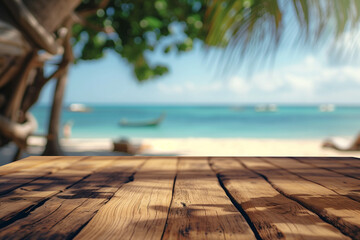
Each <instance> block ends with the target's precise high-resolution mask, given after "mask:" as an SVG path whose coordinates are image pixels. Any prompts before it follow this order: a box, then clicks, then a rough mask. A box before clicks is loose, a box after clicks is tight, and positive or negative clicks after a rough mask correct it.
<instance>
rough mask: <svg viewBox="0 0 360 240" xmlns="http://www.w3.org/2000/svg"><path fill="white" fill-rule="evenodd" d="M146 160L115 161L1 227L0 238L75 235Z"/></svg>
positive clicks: (45, 237)
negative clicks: (27, 213)
mask: <svg viewBox="0 0 360 240" xmlns="http://www.w3.org/2000/svg"><path fill="white" fill-rule="evenodd" d="M113 158H114V157H113ZM97 161H101V157H99V158H97ZM143 161H144V160H141V159H134V160H132V161H112V164H111V165H110V166H108V167H105V168H103V169H101V171H99V172H96V173H94V174H92V175H91V176H90V177H88V178H86V179H84V180H83V181H81V182H79V183H77V184H75V185H74V186H72V187H71V188H69V189H67V190H65V191H64V192H63V193H60V194H57V195H56V196H54V197H53V198H51V199H50V200H48V201H46V202H45V203H44V205H42V206H40V207H38V208H37V209H35V210H34V211H33V212H31V213H30V215H29V216H27V217H25V218H22V219H19V220H17V221H16V222H14V223H13V224H11V225H9V226H7V227H5V228H3V229H1V232H0V238H5V239H13V238H14V239H22V238H26V239H65V238H71V237H73V236H74V235H75V234H76V233H77V232H78V231H79V230H80V229H81V227H82V226H83V225H85V224H86V223H87V222H88V221H89V220H90V219H91V218H92V217H93V216H94V215H95V213H96V212H97V211H98V210H99V208H100V207H101V206H103V205H104V204H105V203H106V202H107V201H109V199H110V198H111V197H112V196H113V195H114V193H115V192H116V191H117V190H118V189H119V188H120V187H121V186H122V185H123V184H124V183H125V182H127V181H128V180H129V177H130V176H131V175H132V174H133V172H134V171H135V170H136V168H137V167H138V166H139V165H140V164H141V163H143ZM97 164H98V163H97ZM91 168H92V169H93V167H91ZM13 233H16V234H15V235H14V234H13Z"/></svg>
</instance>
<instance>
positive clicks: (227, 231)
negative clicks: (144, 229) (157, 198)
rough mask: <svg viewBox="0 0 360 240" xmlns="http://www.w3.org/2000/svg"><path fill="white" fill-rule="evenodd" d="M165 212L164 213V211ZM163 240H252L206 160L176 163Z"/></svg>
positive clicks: (239, 215)
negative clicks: (175, 175)
mask: <svg viewBox="0 0 360 240" xmlns="http://www.w3.org/2000/svg"><path fill="white" fill-rule="evenodd" d="M165 210H166V209H164V211H165ZM163 238H164V239H256V237H255V235H254V233H253V231H252V230H251V228H250V226H249V225H248V223H247V222H246V220H245V219H244V217H243V216H242V215H241V213H240V212H239V211H238V210H237V209H236V207H235V206H234V205H233V204H232V203H231V200H230V199H229V198H228V196H227V195H226V193H225V192H224V190H223V189H222V188H221V186H220V185H219V182H218V179H217V177H216V175H215V173H214V172H213V171H212V170H211V169H210V166H209V164H208V161H207V159H206V158H203V159H199V158H197V159H192V158H183V159H181V160H180V161H179V166H178V173H177V178H176V183H175V189H174V195H173V200H172V204H171V209H170V212H169V216H168V221H167V227H166V230H165V233H164V236H163Z"/></svg>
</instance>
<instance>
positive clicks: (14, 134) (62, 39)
mask: <svg viewBox="0 0 360 240" xmlns="http://www.w3.org/2000/svg"><path fill="white" fill-rule="evenodd" d="M185 2H186V3H187V1H179V2H173V1H169V2H167V3H166V2H165V3H164V1H161V4H160V3H157V2H154V3H149V2H147V4H150V5H151V4H153V5H154V4H155V8H156V9H155V8H154V9H155V10H157V12H156V11H155V10H154V11H153V9H151V11H150V13H149V14H152V15H153V14H159V16H163V17H164V18H165V17H166V16H168V14H169V13H173V14H175V15H176V14H177V15H176V16H177V18H176V19H175V20H173V18H171V17H173V16H170V17H169V19H172V20H169V19H165V20H166V21H165V20H164V21H159V20H158V19H156V18H154V17H153V16H152V15H151V16H150V18H147V19H145V18H144V19H142V18H143V17H144V16H141V15H140V14H138V13H141V12H140V10H143V9H133V12H132V14H131V15H128V16H129V17H133V18H135V20H136V21H135V24H137V23H140V25H139V26H142V27H143V28H144V29H141V28H138V29H137V31H140V30H141V31H146V29H147V28H149V26H150V25H151V24H152V25H153V27H154V28H157V29H158V31H157V34H158V35H159V36H161V35H167V34H169V33H168V30H167V29H168V25H169V24H170V23H171V21H183V22H187V23H186V24H188V27H190V25H191V26H192V25H194V21H187V20H188V19H189V18H188V17H191V16H186V14H185V15H184V13H183V12H181V9H182V8H183V6H184V4H186V3H185ZM188 2H191V5H190V3H187V4H188V5H189V9H190V10H189V11H190V12H191V11H192V12H191V13H196V16H197V17H199V16H200V17H201V18H202V19H200V20H199V19H198V20H196V21H197V22H199V24H197V25H196V24H195V28H194V29H195V30H194V31H193V32H191V33H190V34H188V35H189V37H190V38H199V39H201V40H203V41H204V42H205V44H206V45H207V46H217V47H227V52H228V53H229V54H230V55H231V57H230V58H228V59H231V58H234V57H236V58H239V59H241V57H244V56H250V55H249V54H251V55H253V56H265V55H266V53H269V52H273V50H276V49H277V46H278V45H279V43H280V42H281V39H282V37H283V30H284V27H285V26H289V25H298V26H299V29H300V31H301V32H300V35H301V36H302V37H303V39H304V40H305V41H308V42H310V43H313V42H319V40H321V39H336V38H338V37H339V36H340V35H341V34H342V33H344V32H345V31H346V30H347V29H348V28H351V27H352V28H354V27H355V26H356V25H357V24H358V20H359V17H360V0H341V1H339V0H326V1H321V0H289V1H286V0H208V1H205V2H204V1H200V0H198V1H196V0H195V1H188ZM135 3H139V4H143V1H138V2H137V1H125V0H124V1H116V0H102V1H101V0H89V1H84V3H82V5H80V4H81V1H80V0H61V1H58V0H37V1H34V0H2V1H0V146H3V145H5V144H7V143H8V142H10V141H13V142H15V143H16V144H17V146H18V147H19V151H18V155H19V154H20V153H21V150H22V149H24V148H25V147H26V140H27V138H28V137H29V135H30V134H32V133H33V132H34V130H35V128H36V126H37V124H36V120H35V119H34V118H33V117H32V116H31V114H30V113H29V109H30V107H31V106H33V105H34V104H35V103H36V101H37V99H38V97H39V94H40V92H41V90H42V88H43V87H44V85H45V84H46V83H47V82H48V81H49V80H51V79H57V85H56V90H55V93H54V100H53V104H52V110H51V116H50V121H49V129H48V134H47V145H46V149H45V151H44V154H46V155H61V154H62V151H61V148H60V146H59V142H58V137H59V136H58V129H59V119H60V113H61V106H62V98H63V94H64V89H65V84H66V75H67V71H68V69H69V66H70V63H71V62H72V61H73V56H72V49H71V46H72V44H71V34H72V30H73V29H74V28H72V27H73V26H74V25H73V24H74V22H76V23H77V24H80V25H82V26H86V28H83V29H86V30H87V32H88V33H89V34H88V36H89V41H88V43H91V44H89V45H86V46H85V47H87V48H88V49H87V50H88V51H90V52H91V54H93V55H95V56H96V58H98V57H101V54H98V52H97V51H98V49H97V48H96V47H99V46H98V42H97V39H95V38H96V33H97V31H102V32H103V33H104V34H108V33H112V34H114V33H117V34H118V36H122V38H121V39H120V40H121V41H118V42H120V43H119V44H120V45H121V46H120V48H118V47H119V46H118V45H116V44H117V42H116V43H115V42H111V41H110V44H108V45H106V46H105V47H107V48H111V49H114V50H115V51H117V52H119V53H120V54H121V55H122V56H125V57H127V59H128V61H129V62H130V63H131V64H133V65H134V66H135V68H137V69H138V70H139V73H141V74H137V75H136V76H138V78H139V79H140V77H144V79H145V78H147V77H149V76H153V75H152V73H151V71H150V70H151V69H150V68H149V66H148V64H147V63H146V61H145V58H144V57H143V55H141V54H142V53H140V55H139V56H138V57H137V58H134V59H132V58H131V57H132V56H129V55H132V54H133V53H134V52H131V53H130V54H128V55H126V53H124V51H125V50H124V51H123V50H121V48H122V49H125V47H126V46H127V45H126V44H130V43H132V44H133V43H134V42H135V43H136V42H138V40H139V39H140V40H139V41H141V40H142V39H141V37H142V36H140V38H139V36H132V35H131V36H130V35H129V34H130V33H131V31H130V29H129V28H131V26H130V25H127V24H128V22H126V21H125V20H126V19H125V20H124V16H125V15H124V16H123V15H121V16H122V18H120V21H112V22H111V21H108V22H106V21H107V20H108V19H104V13H105V12H107V11H102V10H101V9H105V8H106V9H110V8H112V10H111V11H112V12H114V11H117V9H122V10H124V9H131V4H133V5H132V6H134V4H135ZM181 4H183V5H181ZM79 5H80V7H79ZM125 5H126V6H125ZM170 5H171V6H172V7H173V8H174V9H170V11H164V10H161V9H160V8H164V6H168V7H169V6H170ZM196 6H197V7H196ZM198 6H200V7H198ZM175 8H177V9H175ZM114 9H115V10H114ZM159 9H160V10H159ZM194 9H195V10H194ZM99 10H101V11H102V12H101V11H100V12H99ZM175 10H176V11H175ZM111 11H109V12H111ZM161 11H162V12H161ZM291 11H292V12H293V15H294V18H293V19H292V22H290V21H289V19H286V18H285V16H286V13H288V12H291ZM137 12H138V13H137ZM178 13H179V14H178ZM119 14H123V12H120V13H119ZM136 18H138V19H136ZM87 20H91V21H90V22H89V21H87ZM97 20H99V21H101V24H102V26H101V27H99V26H98V25H95V24H94V22H96V21H97ZM133 20H134V19H133ZM145 20H146V21H145ZM144 21H145V22H144ZM119 23H120V26H119ZM149 23H150V25H149ZM329 23H331V25H332V26H333V27H332V28H331V29H329V28H328V26H329ZM104 24H105V27H104V26H103V25H104ZM136 26H137V25H136ZM144 26H145V27H144ZM103 27H104V28H103ZM124 28H125V30H124ZM126 28H128V29H126ZM114 29H115V30H114ZM159 29H160V30H159ZM94 39H95V40H96V41H95V40H94ZM134 39H135V40H136V41H135V40H134ZM92 40H94V41H92ZM90 41H92V42H90ZM136 44H137V43H136ZM129 46H130V45H129ZM129 46H127V47H128V48H127V49H126V51H130V50H132V47H129ZM131 46H135V45H131ZM139 46H144V45H141V44H140V45H139ZM145 47H149V46H145ZM103 48H104V47H102V49H101V50H103ZM179 48H180V49H185V50H187V49H188V46H187V45H185V47H184V45H180V47H179ZM119 49H120V50H119ZM129 49H130V50H129ZM145 50H146V49H145V48H144V49H143V50H142V51H145ZM55 55H58V56H60V59H61V60H60V61H59V62H57V63H56V65H55V66H56V68H55V70H54V72H52V73H51V74H49V75H45V74H44V66H45V64H46V63H48V62H49V61H53V59H54V56H55ZM57 59H59V58H57ZM153 71H154V72H155V73H156V74H163V73H165V72H166V69H164V68H162V67H157V68H155V69H154V70H153ZM144 73H145V74H144Z"/></svg>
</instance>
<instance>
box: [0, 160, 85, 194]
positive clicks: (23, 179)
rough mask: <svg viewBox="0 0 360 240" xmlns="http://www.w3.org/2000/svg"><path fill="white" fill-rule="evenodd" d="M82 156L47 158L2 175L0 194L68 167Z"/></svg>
mask: <svg viewBox="0 0 360 240" xmlns="http://www.w3.org/2000/svg"><path fill="white" fill-rule="evenodd" d="M82 158H83V157H66V158H56V159H53V158H49V161H47V162H45V163H42V164H39V165H36V166H34V167H31V168H25V169H21V170H19V171H17V172H14V173H10V174H7V175H3V176H1V178H0V195H3V194H6V193H8V192H10V191H12V190H14V189H16V188H18V187H20V186H23V185H25V184H27V183H30V182H32V181H34V180H35V179H37V178H40V177H43V176H46V175H49V174H51V173H54V172H56V171H58V170H60V169H64V168H66V167H69V166H70V165H72V164H73V163H75V162H77V161H79V160H80V159H82Z"/></svg>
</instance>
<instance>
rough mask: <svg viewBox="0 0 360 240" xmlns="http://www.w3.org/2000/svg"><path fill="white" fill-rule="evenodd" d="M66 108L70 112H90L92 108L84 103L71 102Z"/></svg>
mask: <svg viewBox="0 0 360 240" xmlns="http://www.w3.org/2000/svg"><path fill="white" fill-rule="evenodd" d="M68 110H69V111H70V112H91V110H92V109H91V108H89V107H87V106H85V105H84V104H80V103H73V104H70V106H69V107H68Z"/></svg>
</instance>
